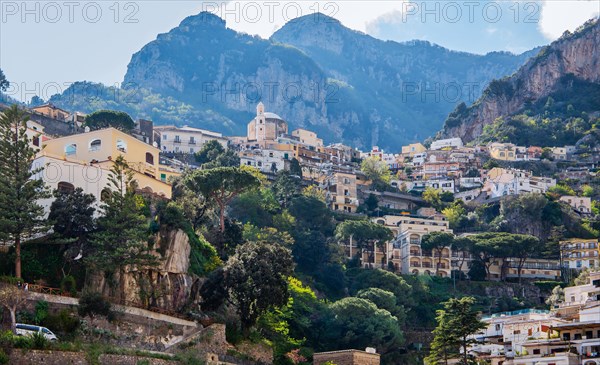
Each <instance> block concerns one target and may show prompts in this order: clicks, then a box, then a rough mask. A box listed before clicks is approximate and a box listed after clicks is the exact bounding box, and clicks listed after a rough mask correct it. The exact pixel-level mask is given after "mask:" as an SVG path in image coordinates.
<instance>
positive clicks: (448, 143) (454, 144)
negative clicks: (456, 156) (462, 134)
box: [429, 138, 463, 150]
mask: <svg viewBox="0 0 600 365" xmlns="http://www.w3.org/2000/svg"><path fill="white" fill-rule="evenodd" d="M461 147H463V141H462V139H460V138H448V139H440V140H437V141H433V142H432V143H431V146H429V149H430V150H441V149H452V148H461Z"/></svg>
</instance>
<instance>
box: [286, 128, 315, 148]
mask: <svg viewBox="0 0 600 365" xmlns="http://www.w3.org/2000/svg"><path fill="white" fill-rule="evenodd" d="M292 136H294V137H296V138H298V141H299V142H300V143H302V144H305V145H308V146H313V147H323V140H322V139H321V138H318V137H317V134H316V133H315V132H312V131H309V130H307V129H302V128H298V129H296V130H294V131H292Z"/></svg>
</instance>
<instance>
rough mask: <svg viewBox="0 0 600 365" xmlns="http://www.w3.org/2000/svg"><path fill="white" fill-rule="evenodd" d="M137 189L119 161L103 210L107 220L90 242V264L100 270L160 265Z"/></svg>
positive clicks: (112, 172)
mask: <svg viewBox="0 0 600 365" xmlns="http://www.w3.org/2000/svg"><path fill="white" fill-rule="evenodd" d="M136 187H137V184H136V181H135V180H134V172H133V170H131V168H130V167H129V165H128V164H127V161H125V159H124V158H123V156H119V157H117V158H116V159H115V161H114V164H113V166H112V168H111V169H110V175H109V190H110V193H109V194H108V195H107V199H106V201H105V202H104V205H103V206H102V210H103V216H101V217H100V218H98V231H97V232H95V233H93V234H92V236H91V240H90V243H91V246H92V253H91V254H90V256H88V258H87V263H88V264H89V265H91V267H93V268H94V269H96V270H99V271H104V272H108V273H112V272H115V271H117V270H119V269H122V268H124V267H125V266H128V265H134V266H135V265H140V266H152V265H155V264H156V257H155V256H154V255H153V253H152V250H151V247H150V246H149V244H148V237H149V230H148V222H147V219H146V217H145V216H144V214H143V213H142V209H141V207H140V200H139V197H140V196H139V195H137V194H136V193H135V190H136Z"/></svg>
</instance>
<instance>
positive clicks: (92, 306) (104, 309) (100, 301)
mask: <svg viewBox="0 0 600 365" xmlns="http://www.w3.org/2000/svg"><path fill="white" fill-rule="evenodd" d="M77 311H78V312H79V315H80V316H82V317H85V316H89V317H90V318H92V319H93V318H94V316H95V315H101V316H108V315H109V314H110V303H109V302H108V301H106V300H105V299H104V297H103V296H102V294H100V293H93V292H86V293H83V295H82V296H81V298H79V307H78V308H77Z"/></svg>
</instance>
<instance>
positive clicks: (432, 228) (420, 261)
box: [386, 209, 452, 277]
mask: <svg viewBox="0 0 600 365" xmlns="http://www.w3.org/2000/svg"><path fill="white" fill-rule="evenodd" d="M417 214H418V215H417V216H402V217H398V218H395V220H396V222H391V223H392V224H393V223H395V225H396V226H397V227H398V228H397V230H396V231H397V236H396V238H395V239H394V241H393V248H394V257H395V256H396V251H398V254H399V256H400V257H399V261H400V270H401V272H402V273H403V274H416V275H436V272H437V275H439V276H442V277H449V276H450V271H451V267H450V264H451V262H450V260H451V256H450V248H445V249H444V250H443V251H442V253H441V257H435V253H434V252H432V251H425V250H422V249H421V239H422V238H423V236H425V235H427V234H429V233H432V232H449V233H452V230H451V229H450V228H449V223H448V221H447V220H446V217H445V216H444V215H443V214H440V213H437V212H434V213H433V214H432V212H431V210H429V209H427V210H426V209H420V210H419V211H418V213H417ZM388 221H389V218H388ZM386 225H388V223H387V221H386Z"/></svg>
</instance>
